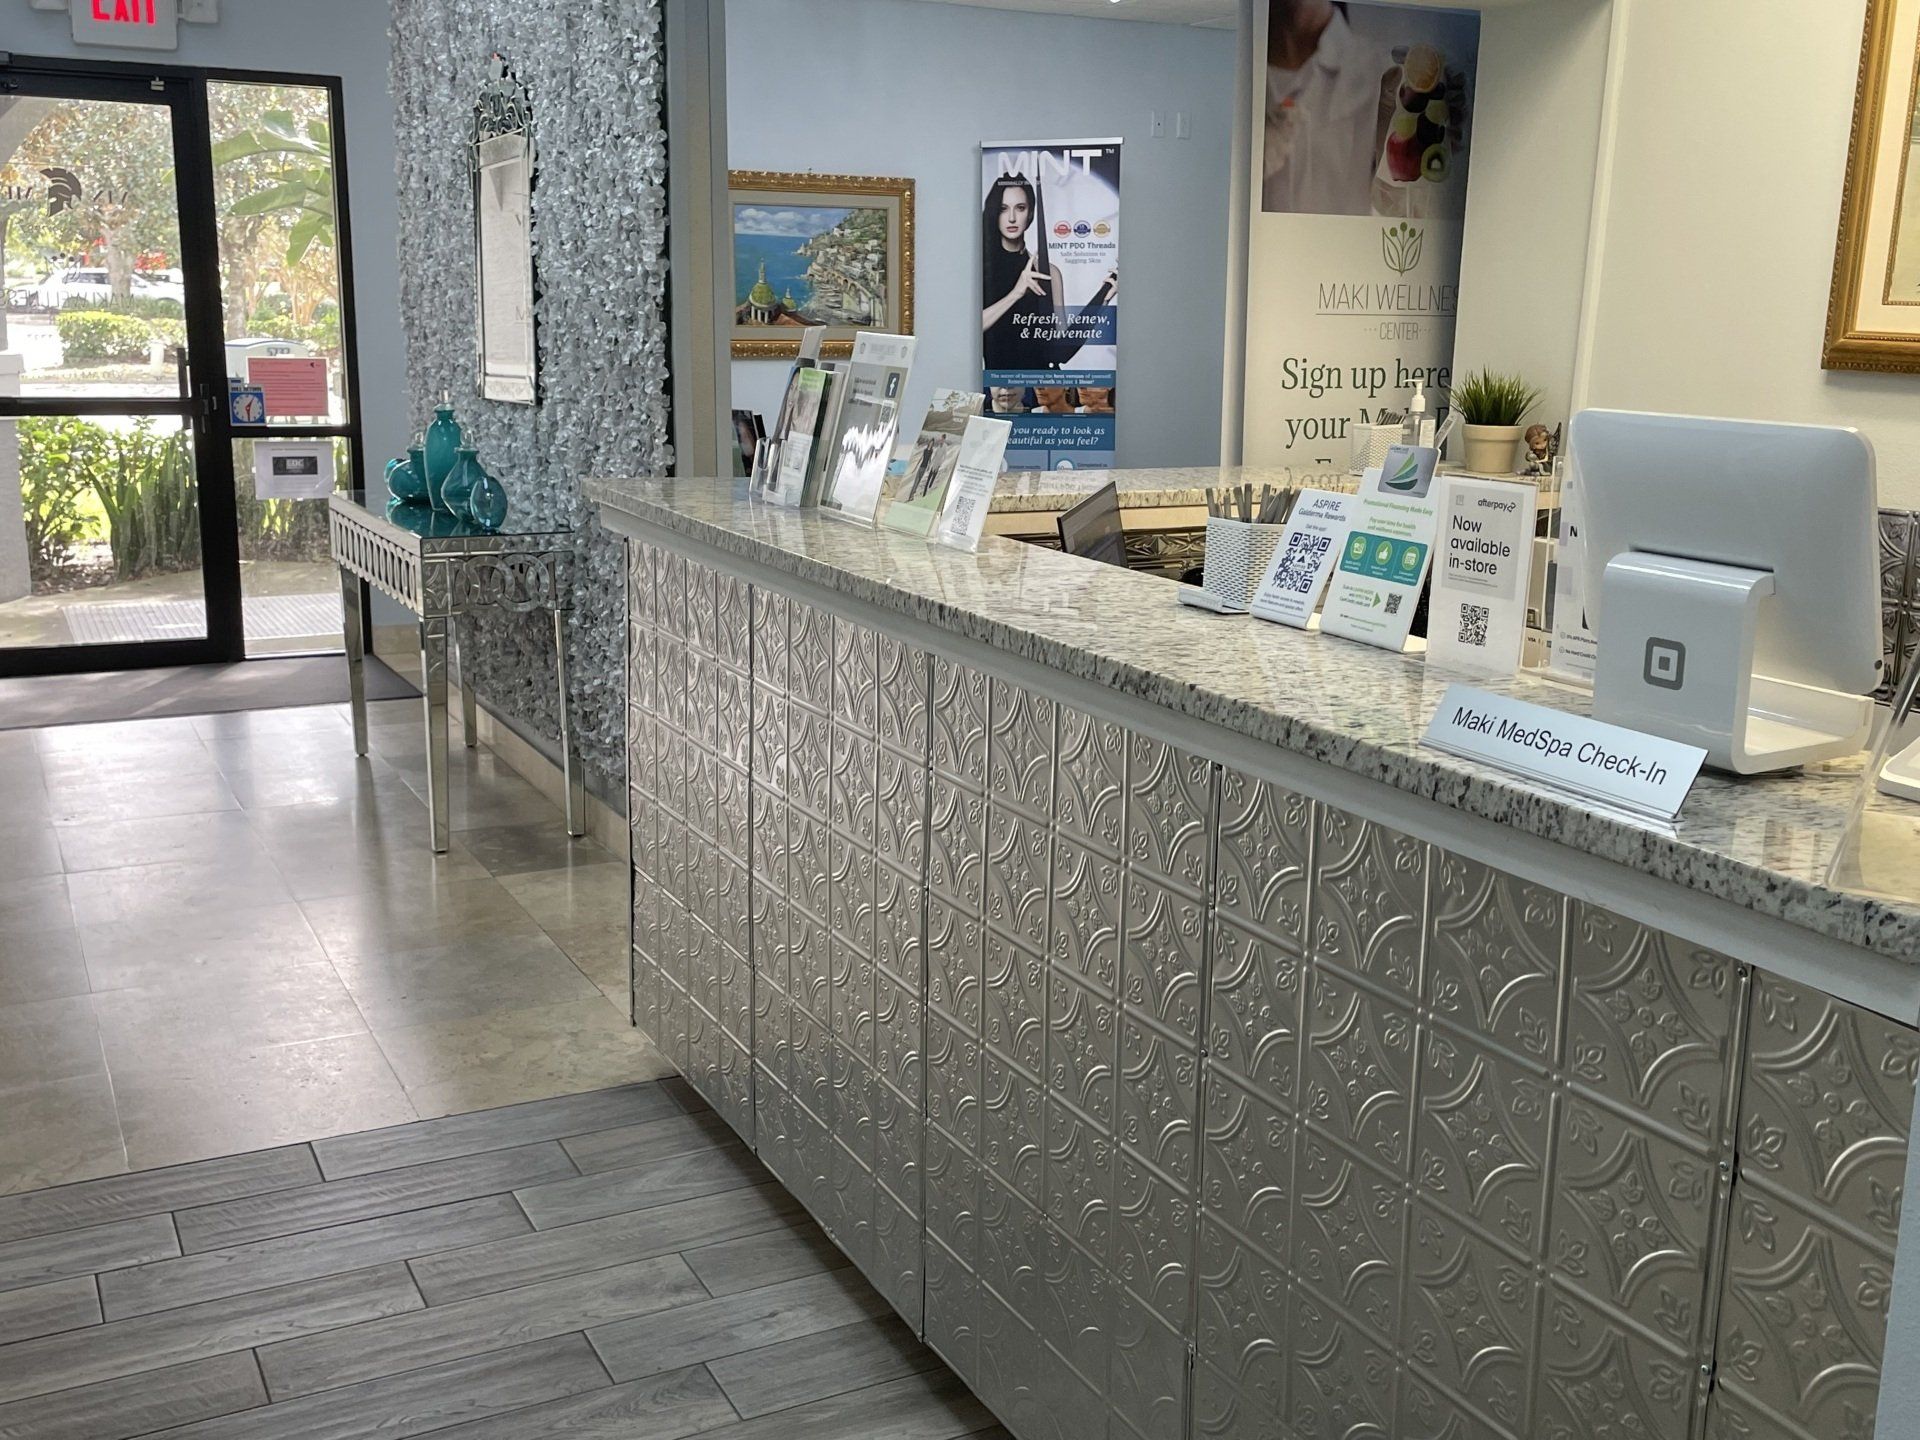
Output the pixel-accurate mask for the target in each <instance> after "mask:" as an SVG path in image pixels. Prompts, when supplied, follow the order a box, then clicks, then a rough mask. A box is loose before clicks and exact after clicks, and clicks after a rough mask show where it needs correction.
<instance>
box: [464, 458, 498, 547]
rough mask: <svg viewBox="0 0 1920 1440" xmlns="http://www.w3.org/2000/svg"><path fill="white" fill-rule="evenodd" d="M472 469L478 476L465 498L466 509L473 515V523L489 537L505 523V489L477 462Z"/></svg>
mask: <svg viewBox="0 0 1920 1440" xmlns="http://www.w3.org/2000/svg"><path fill="white" fill-rule="evenodd" d="M473 468H474V469H476V470H478V471H479V472H480V476H479V478H478V479H477V480H475V481H474V482H473V493H472V494H471V495H470V496H468V497H467V509H468V510H469V511H471V512H472V514H473V523H474V524H476V525H478V526H479V527H480V528H481V529H482V530H484V531H486V532H487V533H488V534H489V535H491V534H493V533H494V532H496V531H497V530H499V528H500V527H501V526H502V525H504V524H506V523H507V487H506V486H504V485H502V484H501V483H500V482H499V481H498V480H496V479H495V478H494V477H493V474H492V472H491V471H489V470H487V469H486V468H485V467H484V466H482V465H481V464H480V462H479V461H478V460H476V461H474V462H473Z"/></svg>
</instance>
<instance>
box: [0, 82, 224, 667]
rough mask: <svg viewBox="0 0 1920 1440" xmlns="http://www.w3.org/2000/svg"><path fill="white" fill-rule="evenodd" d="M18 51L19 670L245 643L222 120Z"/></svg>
mask: <svg viewBox="0 0 1920 1440" xmlns="http://www.w3.org/2000/svg"><path fill="white" fill-rule="evenodd" d="M197 118H198V117H196V115H195V114H194V105H193V96H192V95H191V93H190V91H189V88H188V86H187V84H186V82H185V81H183V80H166V79H156V78H146V79H122V78H118V77H113V78H109V77H103V76H82V75H36V74H33V73H20V72H16V71H15V70H13V69H12V68H7V69H4V70H0V276H3V277H4V285H5V297H4V298H5V304H4V307H0V674H34V673H46V672H49V671H63V670H65V671H71V670H88V669H111V668H124V667H128V666H133V665H145V664H180V663H191V662H196V661H204V660H215V659H224V658H230V657H234V658H237V654H238V651H239V649H240V634H239V630H240V626H239V602H238V588H239V587H238V578H237V571H236V554H235V551H236V548H237V547H236V541H235V531H234V519H233V516H234V502H233V469H232V457H231V455H230V454H229V453H223V450H222V447H219V446H217V445H215V444H213V443H211V435H212V432H211V430H210V428H209V422H210V419H211V415H212V406H213V402H214V401H215V399H216V398H218V397H219V395H220V392H221V390H222V389H223V388H224V383H225V382H224V376H223V373H222V368H221V361H220V355H219V349H220V314H219V277H218V271H217V266H216V259H215V256H216V251H215V247H214V241H213V236H212V232H211V225H210V223H209V222H210V219H211V216H212V204H211V178H210V175H209V173H208V172H209V165H208V160H207V156H206V147H205V141H204V139H201V140H200V141H199V143H195V136H196V133H197V134H199V135H202V136H203V135H204V120H203V119H202V120H200V123H199V124H196V123H195V121H196V119H197Z"/></svg>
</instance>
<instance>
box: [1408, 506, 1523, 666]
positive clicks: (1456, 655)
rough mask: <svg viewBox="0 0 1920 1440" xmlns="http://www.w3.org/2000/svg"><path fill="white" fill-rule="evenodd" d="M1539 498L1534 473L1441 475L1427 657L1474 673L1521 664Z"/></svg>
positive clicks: (1433, 662) (1435, 663) (1432, 663)
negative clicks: (1522, 476) (1517, 476)
mask: <svg viewBox="0 0 1920 1440" xmlns="http://www.w3.org/2000/svg"><path fill="white" fill-rule="evenodd" d="M1539 501H1540V491H1539V489H1538V487H1537V486H1535V485H1534V483H1533V482H1532V481H1531V480H1484V479H1474V478H1471V477H1469V476H1465V475H1447V476H1443V477H1442V478H1441V480H1440V525H1441V529H1440V540H1439V554H1438V557H1437V558H1436V559H1435V561H1434V569H1433V604H1432V607H1431V608H1430V610H1429V611H1428V618H1427V663H1429V664H1431V665H1443V666H1445V667H1447V668H1448V669H1452V670H1461V671H1466V672H1468V673H1470V674H1475V675H1512V674H1513V673H1515V672H1516V671H1517V670H1519V668H1520V659H1521V655H1522V653H1523V652H1524V650H1525V648H1526V641H1527V581H1528V580H1529V579H1530V578H1531V576H1532V572H1533V524H1534V513H1535V511H1536V509H1537V508H1538V506H1539Z"/></svg>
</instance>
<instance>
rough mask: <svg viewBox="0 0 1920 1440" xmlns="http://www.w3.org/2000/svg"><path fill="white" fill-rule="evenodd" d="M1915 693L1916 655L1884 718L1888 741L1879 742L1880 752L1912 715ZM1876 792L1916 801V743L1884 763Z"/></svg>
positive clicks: (1919, 660)
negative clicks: (1884, 767) (1887, 715)
mask: <svg viewBox="0 0 1920 1440" xmlns="http://www.w3.org/2000/svg"><path fill="white" fill-rule="evenodd" d="M1916 692H1920V656H1917V657H1915V658H1914V660H1913V661H1912V662H1911V663H1910V664H1909V666H1908V669H1907V678H1906V679H1904V680H1902V681H1901V682H1900V693H1899V694H1898V695H1896V696H1895V697H1894V700H1893V714H1892V715H1890V716H1889V717H1888V718H1887V737H1888V738H1887V739H1886V740H1883V741H1882V742H1881V748H1882V750H1883V751H1884V749H1885V748H1886V747H1887V746H1888V745H1889V744H1891V742H1892V737H1893V736H1894V735H1895V734H1896V733H1898V731H1899V729H1900V722H1901V721H1903V720H1905V719H1906V718H1907V716H1908V715H1909V714H1910V713H1912V710H1913V702H1914V696H1915V693H1916ZM1880 790H1881V793H1882V794H1885V795H1893V796H1896V797H1898V798H1899V799H1901V800H1920V740H1916V741H1914V742H1913V744H1911V745H1909V746H1908V747H1907V748H1906V749H1905V750H1902V751H1901V752H1900V753H1899V754H1898V755H1896V756H1894V757H1893V759H1891V760H1889V761H1888V762H1887V768H1886V769H1884V770H1882V771H1881V772H1880Z"/></svg>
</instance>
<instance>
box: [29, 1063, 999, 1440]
mask: <svg viewBox="0 0 1920 1440" xmlns="http://www.w3.org/2000/svg"><path fill="white" fill-rule="evenodd" d="M163 1432H164V1434H165V1436H166V1440H376V1437H377V1440H405V1437H410V1436H417V1435H434V1436H440V1437H444V1440H525V1437H529V1436H536V1435H549V1434H566V1435H581V1436H588V1435H594V1436H615V1435H620V1436H626V1435H634V1436H639V1435H644V1436H646V1437H648V1440H675V1437H678V1436H685V1435H692V1434H695V1433H699V1434H701V1435H703V1436H708V1437H711V1440H757V1437H761V1436H766V1437H777V1440H881V1437H886V1440H960V1437H963V1436H978V1437H980V1440H1006V1432H1004V1431H1003V1430H1001V1429H1000V1428H999V1427H998V1425H996V1424H995V1422H994V1420H993V1417H992V1416H991V1415H990V1414H989V1413H988V1412H987V1410H986V1409H985V1407H983V1406H982V1405H981V1404H980V1402H979V1401H978V1400H976V1399H975V1398H974V1397H973V1396H972V1395H970V1394H968V1393H967V1390H966V1388H965V1387H964V1386H963V1385H962V1384H961V1383H960V1382H959V1381H958V1380H957V1379H955V1378H954V1376H953V1375H952V1374H951V1372H949V1371H948V1370H947V1369H946V1368H945V1367H944V1366H943V1365H942V1364H941V1363H940V1361H939V1359H938V1358H937V1357H936V1356H935V1355H934V1354H933V1352H932V1351H930V1350H928V1349H927V1348H926V1347H925V1346H923V1345H921V1344H920V1343H919V1341H918V1340H916V1339H915V1338H914V1336H913V1335H912V1334H911V1332H909V1331H908V1329H907V1328H906V1327H905V1326H904V1325H902V1324H901V1323H900V1321H899V1320H898V1319H897V1318H895V1317H894V1316H893V1315H892V1314H891V1313H890V1312H889V1311H888V1309H887V1306H886V1303H885V1302H884V1301H882V1300H881V1299H880V1298H879V1296H878V1295H876V1294H875V1293H874V1292H873V1290H872V1289H871V1288H869V1287H868V1286H867V1284H866V1283H865V1282H864V1281H863V1280H862V1279H861V1278H860V1277H859V1276H858V1274H856V1272H854V1271H853V1270H852V1269H850V1268H847V1266H846V1263H845V1260H844V1257H842V1256H841V1255H840V1253H839V1252H838V1251H837V1250H835V1249H834V1247H833V1245H832V1244H831V1243H830V1242H829V1241H828V1240H827V1239H826V1237H825V1236H824V1235H822V1234H821V1233H820V1231H819V1230H818V1228H817V1227H815V1226H814V1225H813V1223H812V1222H811V1221H810V1220H808V1219H807V1218H806V1217H805V1215H804V1214H803V1213H802V1212H801V1210H800V1207H799V1206H798V1204H796V1203H795V1201H794V1200H793V1199H792V1197H791V1196H789V1195H788V1194H787V1193H786V1192H785V1191H784V1190H782V1189H781V1188H780V1186H779V1185H778V1184H777V1183H775V1182H774V1181H773V1179H772V1177H771V1176H770V1175H768V1174H767V1172H766V1171H765V1170H763V1169H762V1168H761V1167H760V1165H759V1162H758V1161H756V1160H755V1159H754V1158H753V1156H752V1155H751V1154H749V1153H748V1152H747V1151H746V1150H745V1149H744V1148H743V1147H742V1146H741V1145H740V1144H739V1142H738V1141H737V1140H736V1139H735V1138H734V1137H733V1135H732V1134H731V1132H729V1131H728V1130H727V1128H726V1126H725V1125H723V1124H721V1123H719V1122H718V1120H717V1119H716V1118H715V1117H714V1116H713V1115H712V1114H711V1112H709V1111H708V1110H707V1108H706V1106H705V1105H704V1104H702V1103H701V1102H700V1101H699V1099H698V1098H697V1097H695V1096H694V1095H693V1093H692V1091H691V1090H689V1089H688V1088H687V1087H686V1086H685V1085H683V1084H680V1083H679V1082H677V1081H666V1082H662V1083H660V1084H644V1085H629V1086H622V1087H620V1088H618V1089H613V1090H603V1091H598V1092H595V1093H593V1094H588V1095H574V1096H567V1097H563V1098H561V1099H557V1100H540V1101H535V1102H532V1103H530V1104H526V1105H515V1106H510V1107H507V1108H505V1109H500V1110H490V1111H484V1112H481V1113H479V1114H475V1115H458V1116H452V1117H449V1118H447V1119H444V1120H424V1121H420V1122H418V1123H416V1124H411V1125H400V1126H395V1127H393V1128H391V1129H387V1130H377V1131H371V1132H368V1133H366V1134H362V1135H344V1136H338V1137H335V1138H333V1139H329V1140H319V1141H315V1142H314V1143H313V1144H311V1145H290V1146H282V1147H280V1148H278V1149H275V1150H269V1151H262V1152H260V1153H258V1154H254V1155H242V1156H233V1157H229V1158H226V1159H221V1160H210V1161H205V1162H202V1163H199V1164H194V1165H180V1166H175V1167H173V1168H171V1169H166V1170H151V1171H145V1172H141V1173H137V1174H132V1175H118V1176H112V1177H109V1178H106V1179H101V1180H89V1181H83V1182H81V1183H79V1184H76V1185H67V1186H62V1187H60V1188H57V1189H52V1190H39V1191H33V1192H29V1193H26V1194H21V1195H9V1196H0V1440H135V1437H138V1436H145V1435H159V1434H161V1433H163Z"/></svg>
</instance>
